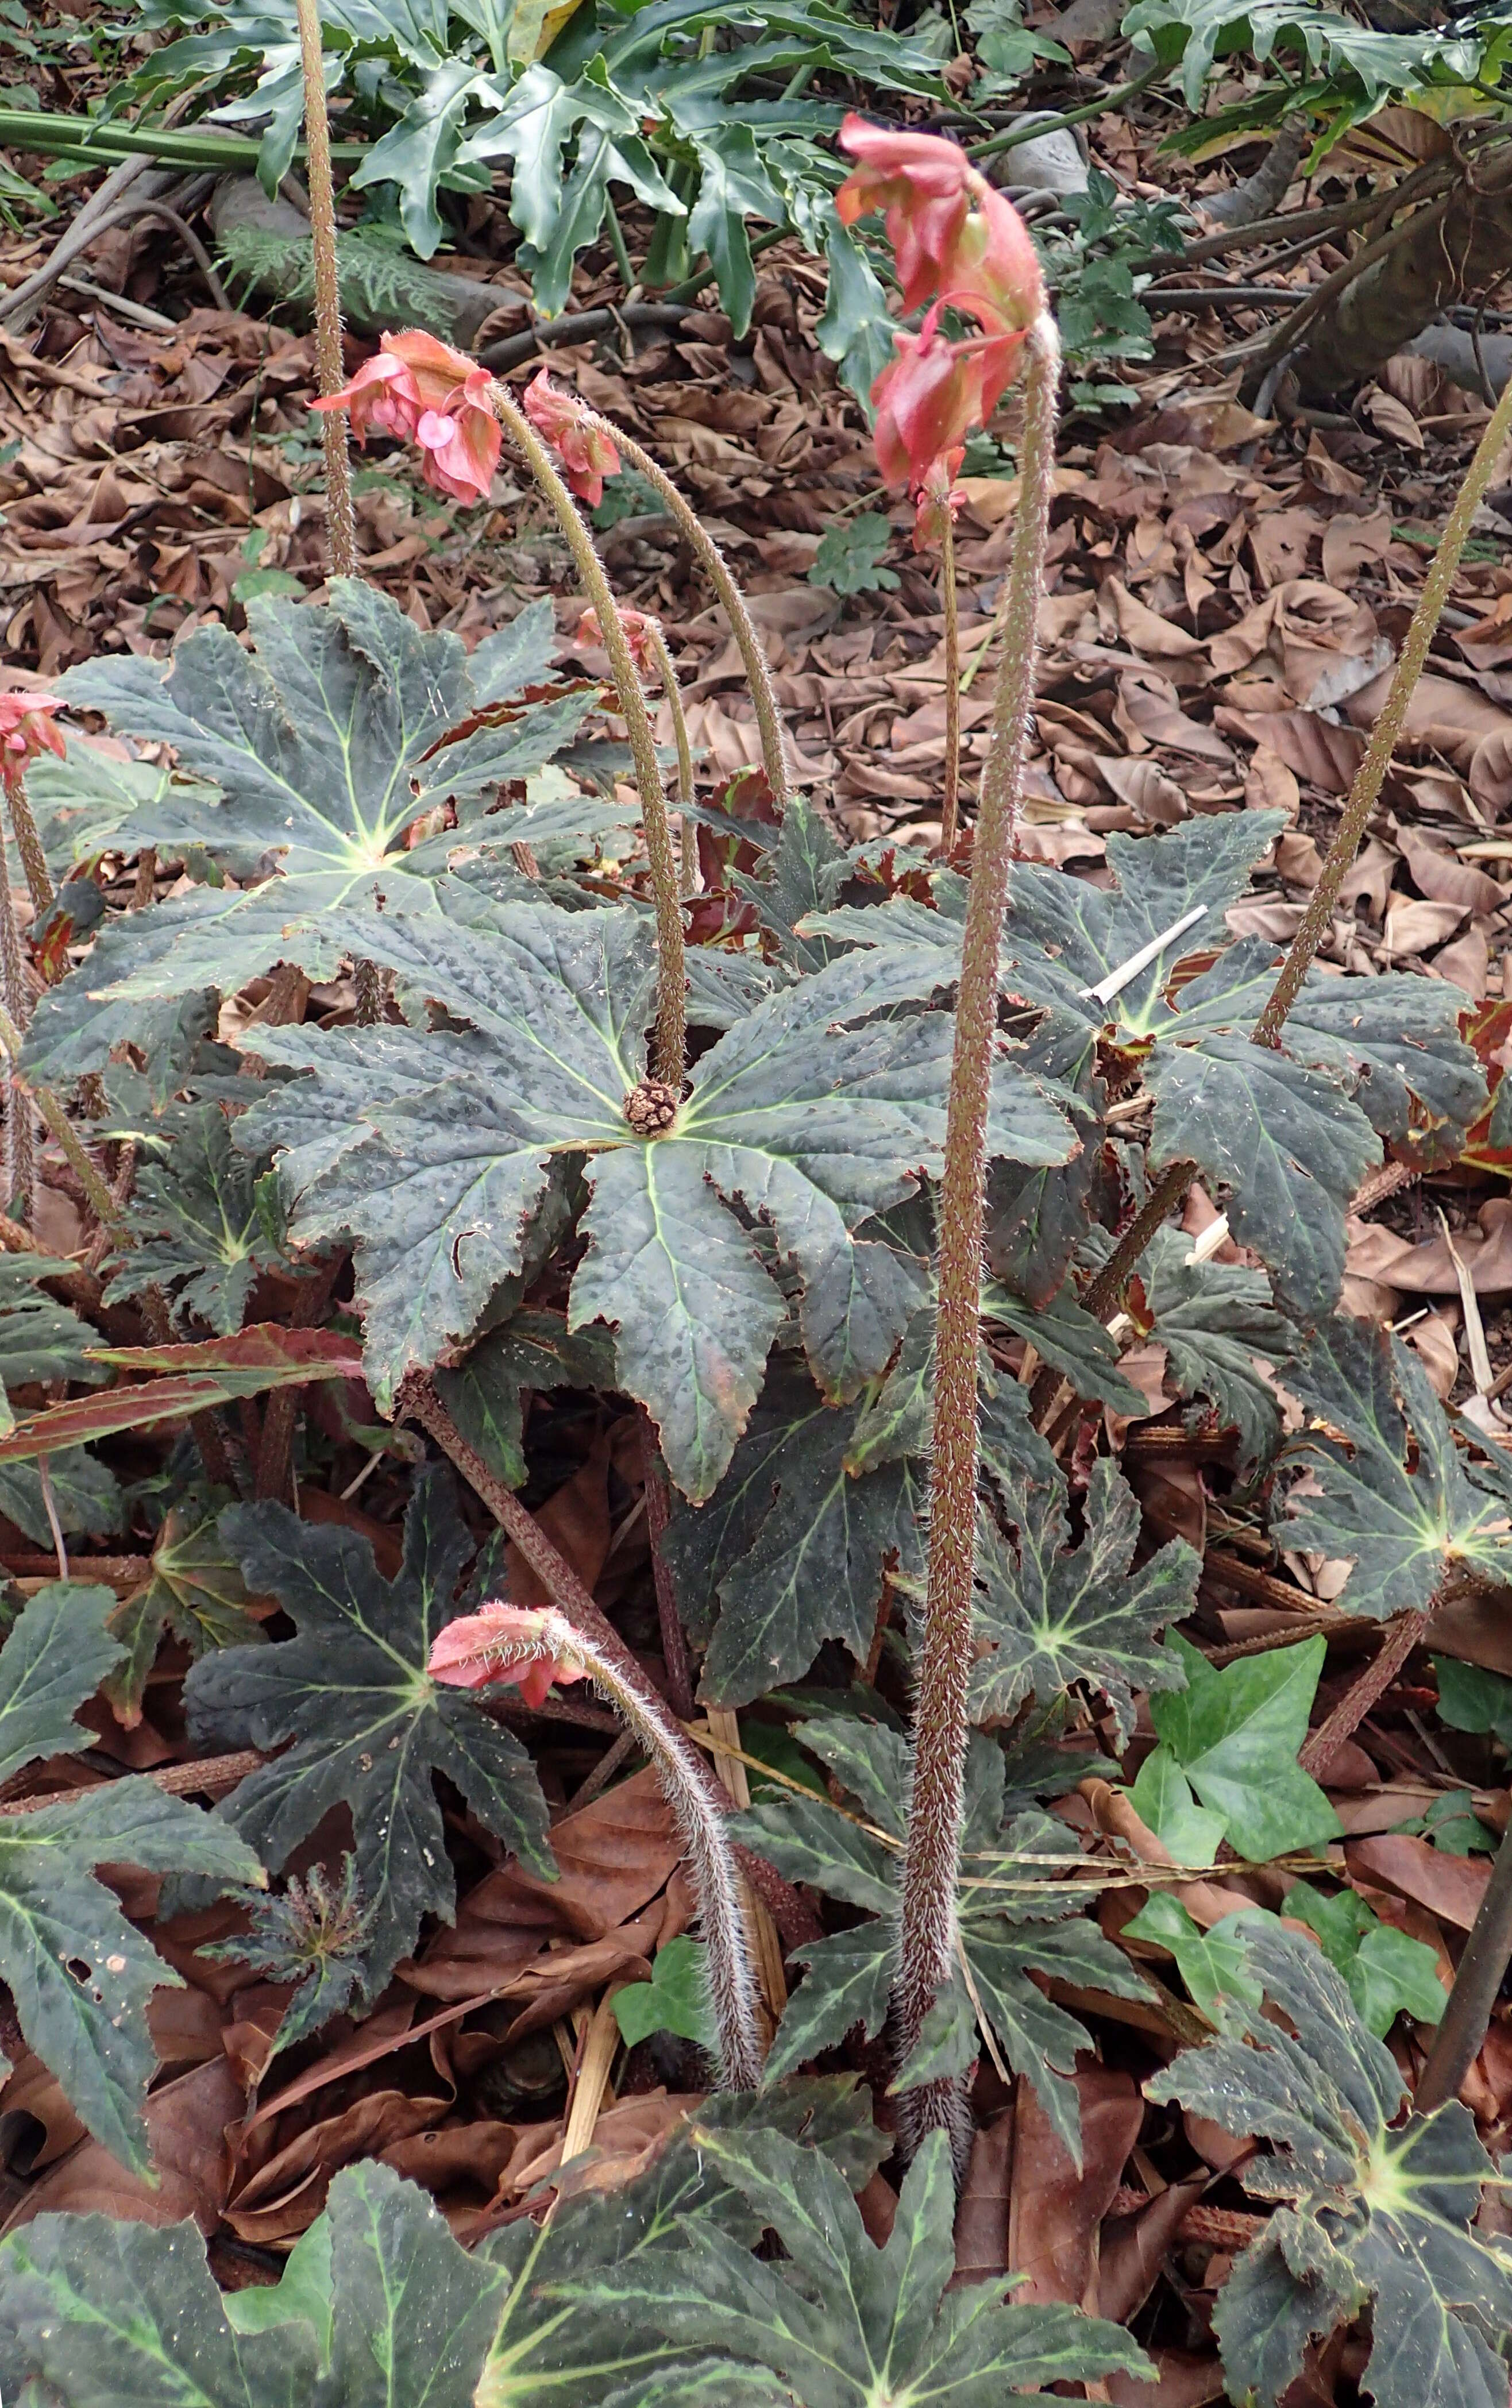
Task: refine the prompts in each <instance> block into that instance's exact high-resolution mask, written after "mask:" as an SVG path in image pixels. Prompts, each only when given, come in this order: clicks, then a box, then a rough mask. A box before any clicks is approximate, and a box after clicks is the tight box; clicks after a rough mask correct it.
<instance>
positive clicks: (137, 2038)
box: [0, 1581, 263, 2172]
mask: <svg viewBox="0 0 1512 2408" xmlns="http://www.w3.org/2000/svg"><path fill="white" fill-rule="evenodd" d="M114 1603H115V1598H114V1595H113V1593H112V1592H111V1591H110V1590H109V1589H107V1588H84V1587H81V1586H79V1584H77V1583H73V1582H67V1581H58V1582H54V1583H53V1584H51V1585H50V1586H49V1587H47V1588H44V1589H41V1590H39V1591H38V1593H37V1594H36V1597H34V1598H32V1600H31V1602H30V1603H29V1604H28V1605H27V1606H26V1607H25V1609H24V1611H23V1612H22V1614H21V1615H20V1616H19V1618H18V1619H17V1621H16V1622H15V1623H14V1625H13V1626H12V1627H11V1629H10V1632H9V1634H8V1636H7V1639H6V1641H5V1644H4V1646H3V1647H0V1782H3V1781H8V1780H9V1779H10V1778H11V1776H12V1775H13V1774H14V1773H17V1772H19V1771H21V1770H22V1769H23V1768H24V1767H25V1766H26V1765H28V1764H31V1763H33V1762H35V1761H36V1758H37V1757H39V1756H57V1755H60V1754H63V1753H65V1752H66V1751H69V1750H71V1749H74V1748H79V1747H87V1746H88V1745H89V1744H90V1743H91V1735H90V1733H89V1732H88V1731H87V1730H85V1729H84V1728H83V1727H82V1726H81V1725H80V1724H79V1723H77V1722H75V1720H74V1718H73V1717H74V1710H75V1708H76V1707H78V1706H80V1705H82V1704H83V1702H84V1700H85V1699H87V1698H91V1697H93V1696H94V1692H95V1690H96V1689H97V1688H98V1687H99V1685H100V1683H101V1681H102V1680H103V1679H104V1677H105V1675H106V1673H107V1672H108V1670H110V1668H111V1666H112V1665H113V1664H114V1663H115V1661H116V1658H117V1656H119V1654H120V1649H119V1648H118V1646H117V1645H116V1642H115V1641H114V1640H113V1639H111V1638H110V1636H109V1635H108V1631H107V1629H106V1618H107V1616H108V1613H109V1612H110V1610H111V1608H112V1606H113V1605H114ZM101 1864H130V1865H137V1866H139V1867H140V1868H141V1870H142V1871H144V1872H163V1873H167V1872H198V1873H203V1874H207V1875H209V1876H210V1877H212V1878H213V1879H214V1880H215V1882H216V1883H217V1885H218V1886H220V1887H223V1886H224V1885H225V1884H226V1883H228V1882H238V1883H243V1884H245V1883H259V1882H261V1880H262V1879H263V1874H262V1869H261V1867H260V1866H259V1864H258V1861H257V1858H256V1857H255V1856H253V1855H252V1851H251V1849H250V1848H248V1847H247V1846H246V1845H245V1844H244V1843H243V1842H242V1841H241V1840H240V1839H238V1837H237V1836H236V1835H235V1834H234V1833H232V1832H231V1831H229V1830H227V1829H226V1828H225V1826H224V1825H223V1824H218V1823H216V1822H215V1820H214V1819H213V1817H211V1816H210V1815H209V1814H206V1813H203V1812H202V1811H201V1809H200V1808H198V1807H195V1806H189V1805H186V1804H185V1803H184V1802H183V1801H182V1799H177V1798H167V1797H165V1795H164V1794H163V1792H162V1790H160V1789H158V1788H156V1787H154V1785H153V1784H152V1783H151V1781H147V1780H142V1779H127V1780H122V1781H112V1782H108V1783H106V1784H104V1785H102V1786H101V1787H99V1788H96V1789H89V1790H85V1791H83V1792H82V1793H81V1794H80V1793H75V1794H74V1795H72V1796H69V1797H66V1798H65V1799H60V1800H59V1802H58V1803H57V1804H56V1805H48V1806H43V1807H40V1808H38V1809H37V1810H36V1813H27V1814H12V1815H7V1816H6V1817H5V1819H4V1820H3V1821H0V1979H3V1980H4V1981H5V1983H6V1984H7V1987H8V1989H9V1991H10V1995H11V1997H12V1999H13V2000H14V2001H15V2007H16V2014H17V2018H18V2020H19V2022H20V2024H21V2028H22V2032H23V2033H24V2034H25V2037H26V2039H27V2041H28V2042H29V2043H30V2045H31V2046H32V2047H33V2048H34V2049H35V2050H36V2054H37V2056H38V2057H41V2059H42V2061H43V2063H44V2064H45V2065H47V2066H48V2067H49V2068H50V2070H51V2071H52V2072H53V2073H55V2074H56V2075H57V2077H58V2080H59V2082H60V2083H61V2084H62V2085H63V2089H64V2092H65V2096H66V2097H67V2099H68V2100H69V2103H70V2104H71V2106H72V2107H73V2108H74V2110H75V2112H76V2113H77V2114H79V2116H80V2117H81V2118H82V2120H83V2122H84V2123H85V2124H86V2125H87V2126H88V2127H89V2129H90V2130H91V2131H92V2132H93V2133H94V2137H95V2139H96V2140H98V2141H101V2142H103V2143H104V2144H105V2146H106V2147H107V2148H108V2149H109V2150H110V2151H111V2153H112V2154H113V2155H114V2156H115V2157H119V2158H120V2159H121V2160H122V2163H123V2164H124V2165H127V2166H129V2167H131V2168H132V2169H133V2171H137V2172H145V2171H147V2169H148V2167H149V2165H150V2162H151V2160H150V2157H149V2154H148V2146H147V2134H146V2128H145V2126H144V2124H143V2122H142V2114H141V2109H142V2100H143V2096H144V2094H145V2092H146V2088H147V2084H148V2081H149V2078H150V2077H151V2073H152V2071H153V2068H154V2067H155V2065H156V2063H157V2054H156V2051H155V2050H154V2048H153V2046H152V2042H151V2034H150V2033H149V2031H148V2028H147V2005H148V2000H150V1999H151V1995H152V1992H153V1990H154V1989H156V1988H157V1987H158V1986H159V1985H160V1984H163V1983H171V1984H173V1985H176V1986H181V1985H180V1977H179V1975H178V1974H177V1973H175V1972H173V1971H171V1970H170V1969H169V1967H168V1966H166V1965H165V1964H164V1962H163V1960H162V1958H161V1957H158V1956H157V1954H156V1953H155V1951H154V1950H152V1949H151V1948H150V1947H149V1946H148V1943H147V1942H146V1941H145V1940H144V1939H143V1938H142V1937H141V1935H140V1933H139V1932H137V1930H136V1929H135V1928H133V1926H132V1925H131V1924H129V1923H128V1922H127V1920H126V1918H125V1916H124V1915H123V1914H122V1912H121V1908H120V1905H119V1903H118V1902H117V1900H116V1899H115V1897H114V1895H113V1894H112V1892H111V1891H109V1890H108V1889H107V1888H106V1887H105V1886H104V1885H103V1884H102V1883H100V1882H98V1881H96V1880H95V1878H94V1867H95V1866H96V1865H101Z"/></svg>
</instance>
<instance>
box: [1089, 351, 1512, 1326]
mask: <svg viewBox="0 0 1512 2408" xmlns="http://www.w3.org/2000/svg"><path fill="white" fill-rule="evenodd" d="M1509 436H1512V381H1509V382H1508V383H1507V384H1506V385H1505V387H1504V389H1503V393H1502V397H1501V399H1500V400H1499V401H1498V403H1497V405H1496V408H1495V409H1494V410H1493V412H1492V414H1491V416H1490V418H1489V419H1488V421H1487V423H1486V430H1485V433H1484V434H1483V435H1482V436H1481V438H1480V441H1479V443H1478V444H1477V445H1476V455H1475V458H1474V459H1473V460H1472V461H1471V463H1470V466H1469V467H1468V468H1467V469H1466V470H1465V473H1464V482H1463V483H1462V485H1461V487H1460V490H1459V493H1458V494H1457V495H1455V499H1454V507H1453V509H1451V510H1450V512H1449V516H1448V523H1447V525H1446V527H1445V529H1444V534H1443V538H1442V540H1441V541H1440V543H1439V547H1438V550H1437V552H1435V553H1434V554H1433V560H1432V562H1431V563H1430V565H1429V569H1428V574H1427V576H1426V577H1425V578H1424V580H1423V586H1422V592H1421V593H1420V594H1419V595H1418V607H1417V609H1415V610H1414V611H1413V614H1412V621H1411V624H1410V625H1409V626H1408V629H1407V633H1406V637H1405V639H1404V643H1403V646H1402V651H1401V652H1400V654H1399V655H1398V658H1397V665H1396V670H1395V674H1394V675H1393V677H1392V679H1391V683H1390V690H1389V691H1388V694H1387V697H1386V702H1385V705H1384V707H1383V708H1382V710H1381V715H1380V717H1379V718H1378V719H1377V720H1376V722H1375V726H1374V727H1373V729H1372V730H1371V738H1370V742H1369V744H1368V745H1367V747H1366V749H1365V753H1364V756H1363V758H1362V759H1361V764H1360V767H1359V768H1358V769H1357V770H1356V771H1355V775H1354V783H1353V784H1352V785H1351V787H1350V789H1349V799H1348V801H1347V802H1346V805H1345V807H1344V810H1343V812H1342V813H1341V814H1340V818H1339V824H1338V826H1337V827H1336V828H1335V830H1334V832H1333V841H1332V844H1331V845H1330V846H1329V849H1328V853H1327V855H1326V856H1325V859H1324V862H1323V869H1322V875H1321V876H1320V878H1319V879H1318V884H1317V885H1316V886H1315V887H1314V889H1313V891H1312V895H1311V896H1310V897H1309V899H1308V904H1307V909H1306V910H1305V911H1304V912H1303V916H1302V920H1301V923H1300V925H1299V926H1298V929H1297V933H1296V935H1295V936H1294V937H1293V938H1292V939H1291V944H1290V947H1289V950H1288V953H1287V957H1286V960H1285V961H1284V962H1283V963H1282V965H1281V968H1280V972H1279V975H1278V976H1277V978H1276V982H1275V984H1274V987H1273V988H1272V990H1271V994H1270V998H1269V1000H1268V1001H1267V1003H1266V1005H1265V1009H1264V1010H1263V1011H1262V1012H1261V1013H1260V1018H1259V1019H1258V1020H1257V1021H1256V1023H1255V1027H1254V1031H1253V1039H1252V1041H1253V1042H1254V1043H1255V1044H1256V1045H1268V1046H1272V1047H1274V1046H1277V1045H1278V1044H1279V1043H1280V1039H1281V1031H1282V1029H1283V1028H1284V1027H1285V1026H1286V1023H1287V1015H1288V1013H1289V1011H1290V1010H1291V1007H1292V1005H1293V1004H1294V1003H1295V1002H1296V1000H1297V997H1298V996H1299V995H1300V994H1301V993H1302V990H1303V983H1304V982H1305V980H1306V977H1307V973H1308V971H1309V970H1310V969H1311V968H1312V966H1313V961H1314V957H1315V956H1316V954H1317V952H1318V947H1319V945H1320V944H1321V943H1322V941H1323V939H1324V938H1325V937H1326V936H1327V935H1328V932H1329V928H1330V926H1331V925H1332V919H1333V910H1334V906H1335V905H1336V904H1337V902H1338V899H1339V890H1340V888H1341V887H1342V886H1343V884H1344V882H1345V880H1346V877H1347V876H1348V874H1349V871H1350V868H1351V867H1352V866H1353V863H1354V857H1355V855H1356V853H1358V852H1359V850H1360V845H1361V838H1362V837H1363V836H1364V833H1365V830H1366V828H1367V826H1368V825H1369V824H1370V815H1371V813H1372V811H1373V810H1375V806H1376V804H1377V802H1378V801H1379V800H1380V794H1381V788H1382V786H1383V785H1384V783H1385V782H1386V773H1387V771H1388V769H1389V768H1390V766H1391V757H1392V754H1393V753H1395V751H1396V747H1397V745H1398V743H1399V741H1400V740H1401V737H1402V731H1403V729H1404V727H1405V725H1406V724H1407V711H1408V709H1409V708H1410V706H1411V702H1412V697H1413V695H1414V693H1415V692H1416V690H1417V685H1418V679H1419V678H1420V677H1421V675H1422V673H1423V667H1424V665H1425V663H1426V661H1427V659H1428V654H1429V650H1430V647H1431V646H1432V644H1433V638H1434V636H1435V635H1436V634H1437V632H1438V623H1439V621H1440V619H1441V618H1442V616H1443V613H1444V605H1445V603H1446V602H1447V600H1448V598H1449V589H1450V587H1451V586H1452V585H1453V583H1454V580H1455V578H1456V576H1457V575H1458V573H1459V568H1460V561H1461V558H1462V554H1463V552H1464V548H1465V543H1466V540H1467V539H1468V538H1469V535H1470V530H1471V526H1472V524H1473V523H1474V521H1475V515H1476V510H1477V509H1479V508H1480V505H1481V503H1482V501H1483V500H1484V499H1485V496H1486V491H1487V488H1488V486H1489V485H1490V480H1491V475H1492V471H1493V470H1494V468H1495V466H1496V464H1497V461H1498V460H1499V459H1500V457H1501V455H1502V452H1503V451H1504V450H1505V446H1506V442H1507V438H1508V437H1509ZM1195 1176H1196V1165H1195V1164H1194V1163H1190V1162H1174V1163H1172V1164H1170V1165H1169V1166H1168V1168H1166V1169H1165V1170H1164V1171H1162V1172H1161V1174H1160V1177H1159V1180H1158V1181H1157V1183H1156V1184H1155V1186H1154V1187H1153V1188H1152V1190H1151V1191H1150V1196H1149V1198H1148V1201H1147V1202H1146V1203H1145V1206H1144V1208H1143V1209H1142V1211H1140V1212H1138V1213H1137V1214H1136V1215H1135V1218H1134V1219H1133V1220H1132V1221H1131V1222H1130V1225H1129V1227H1128V1228H1127V1229H1126V1230H1125V1231H1124V1234H1123V1236H1122V1237H1121V1238H1120V1239H1119V1240H1118V1243H1117V1245H1116V1248H1115V1250H1114V1252H1113V1254H1111V1255H1110V1256H1109V1258H1108V1260H1107V1262H1106V1263H1105V1264H1104V1265H1103V1267H1102V1270H1101V1271H1100V1272H1099V1273H1098V1276H1097V1278H1096V1279H1095V1280H1094V1281H1093V1283H1092V1284H1091V1286H1090V1287H1089V1288H1088V1289H1087V1294H1086V1296H1085V1297H1084V1298H1083V1302H1084V1303H1085V1305H1086V1307H1087V1311H1088V1312H1094V1313H1096V1314H1097V1316H1098V1318H1099V1320H1101V1319H1102V1318H1103V1316H1104V1315H1105V1314H1106V1313H1107V1312H1109V1311H1110V1309H1111V1308H1112V1306H1113V1305H1114V1304H1115V1303H1116V1300H1117V1297H1118V1296H1119V1294H1120V1292H1121V1290H1122V1288H1123V1284H1124V1282H1125V1281H1126V1280H1127V1279H1128V1277H1129V1274H1130V1271H1131V1270H1132V1269H1133V1268H1134V1265H1135V1264H1136V1263H1137V1262H1138V1261H1139V1259H1140V1257H1141V1255H1142V1254H1144V1252H1145V1247H1146V1246H1147V1245H1148V1244H1149V1242H1150V1240H1151V1239H1152V1238H1153V1237H1154V1236H1155V1234H1156V1231H1157V1230H1158V1229H1160V1228H1162V1227H1163V1226H1164V1225H1165V1222H1166V1219H1167V1217H1168V1215H1169V1214H1170V1213H1171V1212H1172V1211H1174V1209H1175V1207H1176V1205H1177V1204H1179V1203H1180V1201H1181V1198H1182V1197H1183V1196H1184V1195H1185V1194H1186V1192H1187V1189H1188V1186H1189V1185H1190V1184H1191V1182H1192V1180H1193V1179H1194V1178H1195Z"/></svg>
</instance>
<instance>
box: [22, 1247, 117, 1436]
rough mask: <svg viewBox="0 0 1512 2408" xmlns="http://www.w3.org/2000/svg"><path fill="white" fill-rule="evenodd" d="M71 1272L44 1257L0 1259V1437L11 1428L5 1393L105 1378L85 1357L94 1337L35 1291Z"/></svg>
mask: <svg viewBox="0 0 1512 2408" xmlns="http://www.w3.org/2000/svg"><path fill="white" fill-rule="evenodd" d="M76 1268H77V1267H76V1265H74V1264H73V1263H65V1262H62V1261H55V1260H54V1259H53V1258H52V1256H51V1255H50V1254H3V1255H0V1437H4V1436H5V1435H6V1433H7V1431H9V1430H12V1429H14V1427H15V1426H16V1416H15V1412H14V1410H13V1409H12V1406H11V1403H10V1399H9V1397H8V1395H7V1391H8V1390H9V1389H11V1388H22V1387H30V1386H32V1385H33V1384H35V1383H45V1382H48V1381H51V1380H77V1381H79V1382H81V1383H84V1384H85V1385H88V1386H93V1385H94V1384H95V1383H97V1382H98V1381H100V1380H102V1379H103V1378H104V1377H105V1374H104V1372H103V1371H102V1370H101V1369H100V1366H99V1365H98V1364H97V1363H93V1362H91V1361H90V1359H89V1355H88V1354H87V1353H86V1351H85V1350H86V1349H87V1348H88V1347H90V1346H92V1345H94V1341H95V1338H96V1335H97V1333H96V1331H95V1330H94V1328H92V1326H90V1324H89V1323H88V1322H87V1321H80V1319H79V1315H78V1313H77V1312H73V1311H72V1309H71V1308H70V1307H69V1306H68V1305H66V1304H60V1303H59V1302H58V1301H57V1299H56V1297H50V1296H49V1295H47V1294H46V1293H45V1291H44V1290H43V1289H42V1288H41V1287H40V1285H39V1282H41V1281H42V1280H45V1279H48V1278H55V1277H57V1276H59V1275H60V1274H63V1273H66V1272H69V1271H72V1270H74V1269H76Z"/></svg>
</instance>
